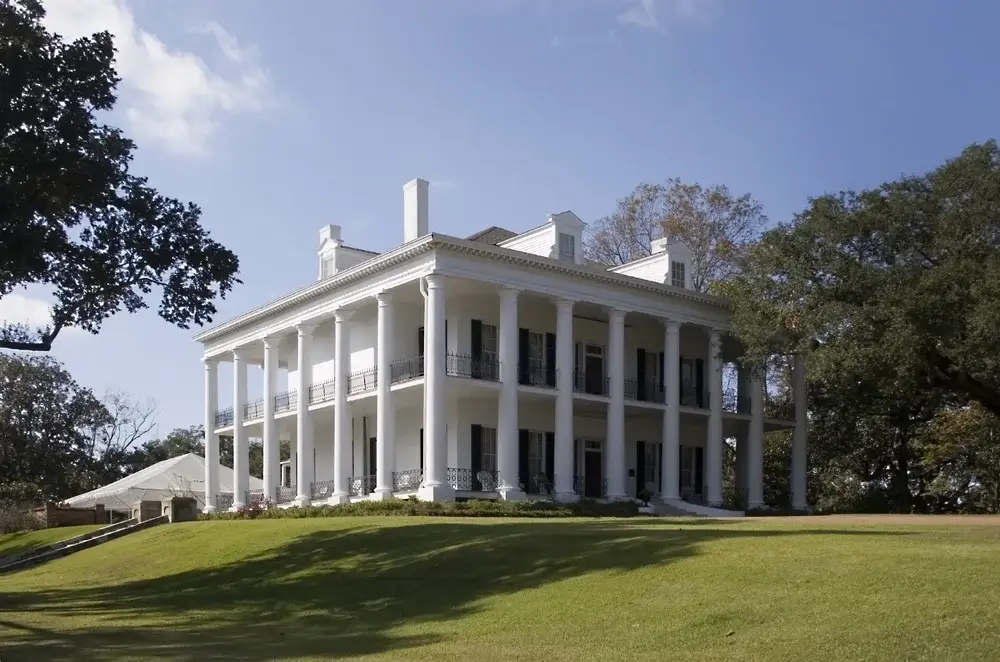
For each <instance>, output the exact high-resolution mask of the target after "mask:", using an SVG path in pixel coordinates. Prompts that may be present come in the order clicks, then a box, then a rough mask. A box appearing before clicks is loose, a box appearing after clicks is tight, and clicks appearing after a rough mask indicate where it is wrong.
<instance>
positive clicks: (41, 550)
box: [0, 515, 169, 574]
mask: <svg viewBox="0 0 1000 662" xmlns="http://www.w3.org/2000/svg"><path fill="white" fill-rule="evenodd" d="M168 521H169V517H167V516H166V515H161V516H159V517H153V518H151V519H147V520H145V521H143V522H140V521H138V520H136V519H128V520H125V521H124V522H118V523H117V524H112V525H111V526H105V527H103V528H100V529H97V530H96V531H91V532H90V533H84V534H83V535H79V536H74V537H73V538H68V539H66V540H61V541H59V542H57V543H52V544H51V545H45V546H43V547H36V548H35V549H33V550H31V551H30V552H27V553H25V554H22V555H20V556H16V557H9V558H0V574H3V573H5V572H13V571H15V570H24V569H25V568H31V567H33V566H36V565H39V564H42V563H45V562H47V561H51V560H53V559H58V558H62V557H64V556H69V555H70V554H73V553H75V552H79V551H80V550H83V549H90V548H91V547H96V546H97V545H100V544H102V543H106V542H107V541H109V540H114V539H115V538H121V537H122V536H127V535H128V534H130V533H135V532H136V531H142V530H144V529H148V528H150V527H153V526H157V525H158V524H166V523H167V522H168Z"/></svg>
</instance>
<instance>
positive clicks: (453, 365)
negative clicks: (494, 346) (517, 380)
mask: <svg viewBox="0 0 1000 662" xmlns="http://www.w3.org/2000/svg"><path fill="white" fill-rule="evenodd" d="M445 372H447V374H449V375H451V376H452V377H469V378H470V379H482V380H484V381H488V382H496V381H500V362H499V361H495V360H493V359H485V358H473V357H472V356H469V355H467V354H456V353H454V352H448V354H447V355H446V356H445Z"/></svg>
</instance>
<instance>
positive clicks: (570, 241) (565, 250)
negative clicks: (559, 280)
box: [559, 232, 576, 262]
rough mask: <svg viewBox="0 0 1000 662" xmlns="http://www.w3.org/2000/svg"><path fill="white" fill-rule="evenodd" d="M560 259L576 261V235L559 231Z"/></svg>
mask: <svg viewBox="0 0 1000 662" xmlns="http://www.w3.org/2000/svg"><path fill="white" fill-rule="evenodd" d="M559 259H560V260H562V261H563V262H576V236H575V235H571V234H566V233H565V232H560V233H559Z"/></svg>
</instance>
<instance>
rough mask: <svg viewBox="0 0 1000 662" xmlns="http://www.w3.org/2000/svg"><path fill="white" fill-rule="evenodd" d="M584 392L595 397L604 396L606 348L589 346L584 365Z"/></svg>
mask: <svg viewBox="0 0 1000 662" xmlns="http://www.w3.org/2000/svg"><path fill="white" fill-rule="evenodd" d="M583 371H584V375H585V377H584V379H586V380H587V381H586V384H584V389H583V390H584V391H586V392H587V393H591V394H593V395H604V348H603V347H601V346H600V345H587V347H586V353H585V355H584V363H583Z"/></svg>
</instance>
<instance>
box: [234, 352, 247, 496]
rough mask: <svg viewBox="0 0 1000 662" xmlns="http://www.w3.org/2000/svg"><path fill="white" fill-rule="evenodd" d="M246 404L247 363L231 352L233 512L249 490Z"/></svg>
mask: <svg viewBox="0 0 1000 662" xmlns="http://www.w3.org/2000/svg"><path fill="white" fill-rule="evenodd" d="M246 404H247V362H246V359H245V357H244V356H243V355H242V353H241V352H240V350H234V351H233V510H241V509H242V508H245V507H246V505H247V490H249V489H250V446H249V444H248V443H247V431H246V430H245V429H244V428H243V418H244V416H243V414H244V407H245V406H246Z"/></svg>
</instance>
